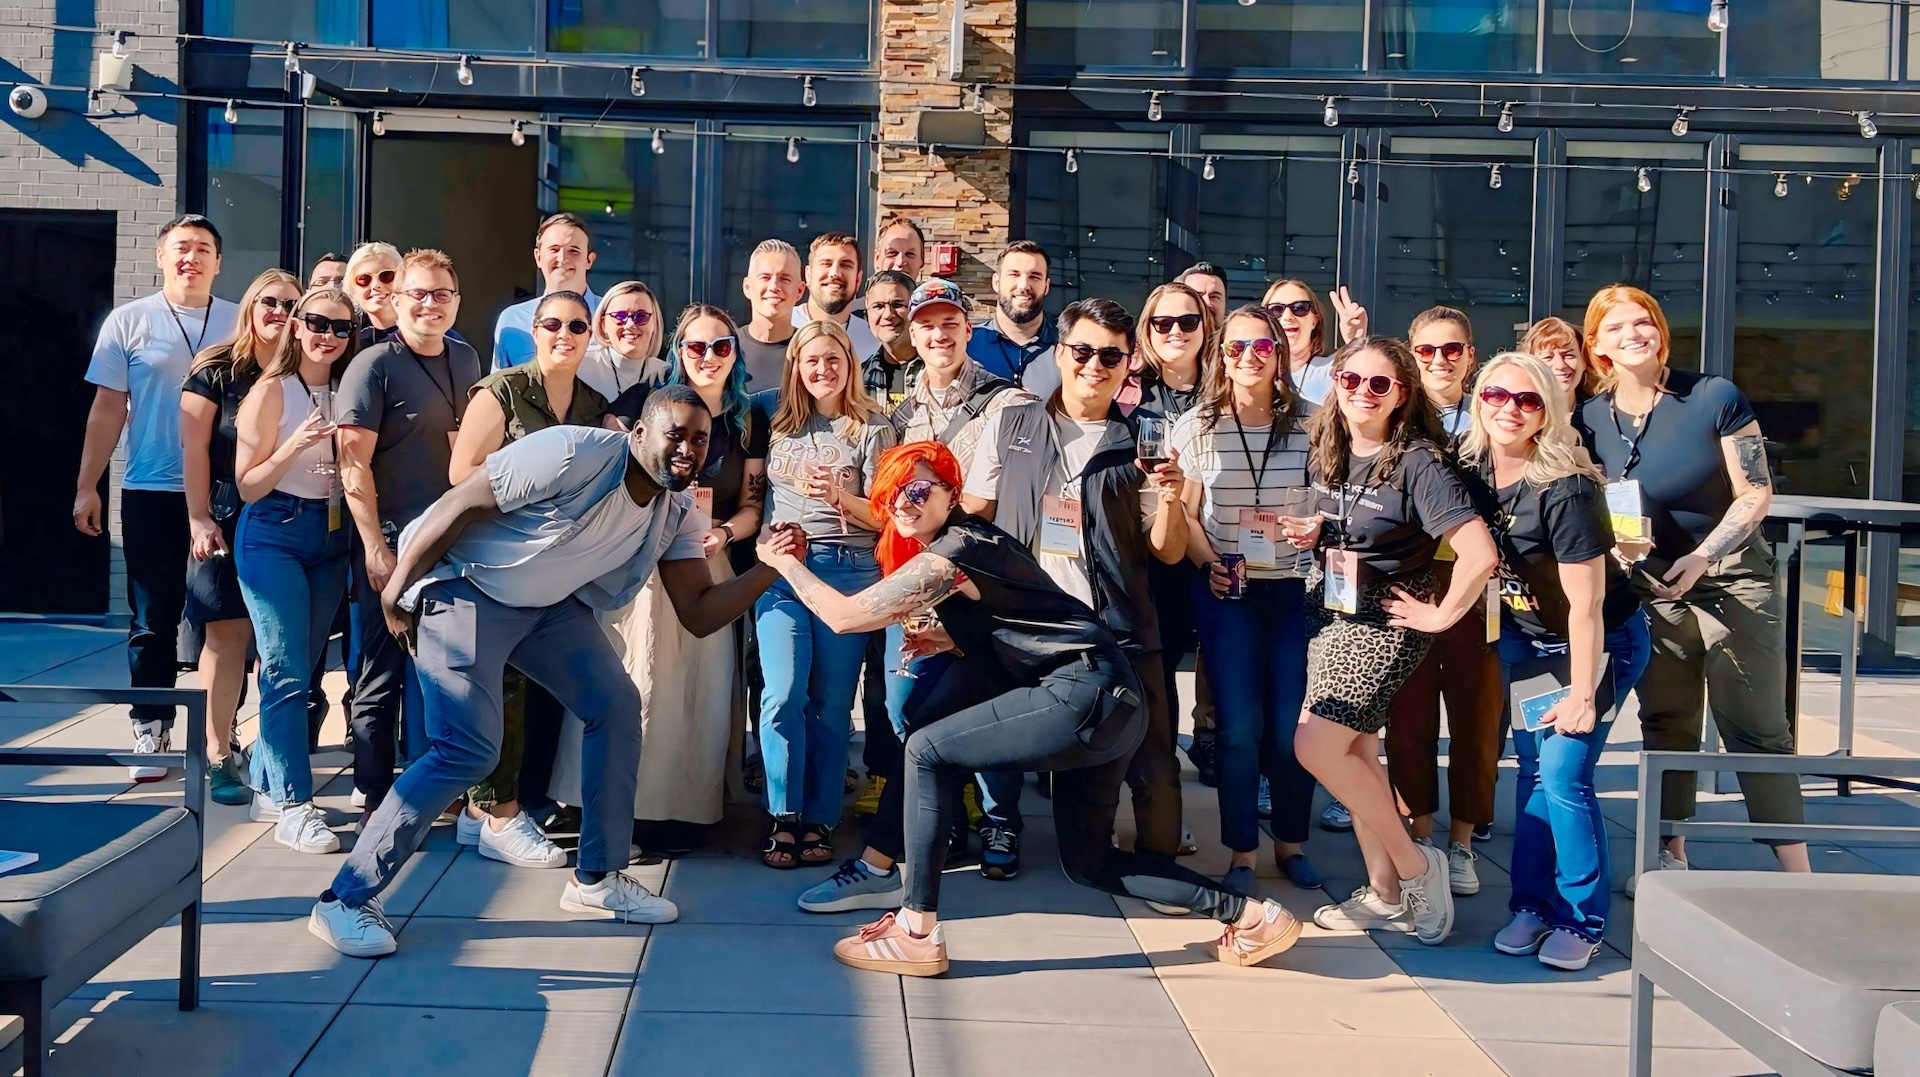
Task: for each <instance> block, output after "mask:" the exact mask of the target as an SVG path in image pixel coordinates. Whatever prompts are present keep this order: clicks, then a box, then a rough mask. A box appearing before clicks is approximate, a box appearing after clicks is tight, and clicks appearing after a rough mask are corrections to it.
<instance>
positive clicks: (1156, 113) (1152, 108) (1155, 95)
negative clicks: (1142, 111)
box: [1147, 90, 1166, 123]
mask: <svg viewBox="0 0 1920 1077" xmlns="http://www.w3.org/2000/svg"><path fill="white" fill-rule="evenodd" d="M1165 92H1166V91H1164V90H1155V91H1153V92H1152V93H1150V94H1148V95H1147V122H1148V123H1159V122H1160V118H1161V117H1162V116H1164V115H1166V113H1165V111H1163V110H1162V109H1161V108H1160V95H1161V94H1163V93H1165Z"/></svg>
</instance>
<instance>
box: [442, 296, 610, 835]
mask: <svg viewBox="0 0 1920 1077" xmlns="http://www.w3.org/2000/svg"><path fill="white" fill-rule="evenodd" d="M530 328H531V330H532V333H533V347H534V358H533V361H532V362H530V363H523V364H521V365H519V366H513V367H508V368H506V369H505V370H496V371H494V372H493V373H491V374H488V375H487V376H485V377H483V378H481V379H480V380H479V381H477V382H475V383H474V385H473V388H472V389H470V390H468V391H467V397H468V400H467V410H466V412H465V413H464V414H463V415H462V417H461V420H460V431H459V433H458V434H456V435H455V436H454V440H453V455H452V460H451V462H450V463H449V465H448V467H447V481H448V482H450V483H452V484H453V485H455V486H458V485H460V483H461V482H463V481H464V480H465V479H466V477H467V476H468V475H470V474H472V473H473V472H474V471H475V470H477V469H479V468H483V467H485V466H486V461H487V457H488V455H489V454H491V453H492V452H493V451H494V450H496V449H498V448H500V447H501V446H502V445H505V444H508V443H509V442H514V441H518V440H520V439H521V438H523V437H526V436H527V435H528V434H533V433H537V432H539V431H541V430H545V429H547V428H548V427H550V426H560V425H566V426H598V425H600V420H601V418H602V417H604V416H605V415H606V414H607V398H606V397H604V396H602V395H600V393H598V392H597V391H595V390H594V388H593V387H592V386H590V385H588V384H586V382H584V381H583V380H581V379H580V377H579V371H580V367H581V364H582V361H583V360H584V359H585V358H586V354H587V345H588V341H589V340H590V339H591V337H592V327H591V326H589V325H588V324H587V301H586V300H585V299H584V298H583V297H581V296H580V294H579V293H577V292H548V293H547V294H546V295H545V296H543V297H542V298H541V300H540V303H539V305H538V306H536V307H535V308H534V312H533V322H532V324H531V327H530ZM544 692H545V689H542V688H541V687H540V686H539V685H536V684H534V683H533V682H532V681H529V680H528V679H527V678H526V677H525V676H524V675H523V674H522V673H521V672H520V671H519V670H517V669H515V668H514V667H512V666H508V667H507V672H506V676H505V678H504V680H503V683H502V685H501V722H502V725H501V731H500V759H499V762H498V763H496V764H495V766H494V768H493V773H492V774H490V775H488V776H487V779H486V780H485V781H483V782H481V783H480V784H479V785H476V786H474V787H473V788H471V789H469V790H467V805H466V807H465V808H464V809H463V810H462V811H461V813H460V820H459V825H458V826H457V827H456V828H455V831H456V837H457V838H458V839H459V842H460V844H462V845H471V846H474V847H475V848H476V849H477V851H478V852H479V853H480V855H481V856H484V857H486V858H488V859H490V860H498V861H500V862H501V863H503V864H511V865H513V866H515V867H522V868H563V867H566V866H567V851H566V850H565V849H562V848H560V847H559V846H558V845H555V844H554V843H553V842H551V841H548V840H547V835H546V833H545V831H543V830H541V829H540V824H539V823H537V822H535V821H534V819H533V816H531V815H529V814H528V813H527V812H525V811H523V810H521V807H520V771H521V766H522V764H523V763H524V762H525V759H526V753H527V714H528V711H529V710H531V709H535V708H538V707H540V706H542V704H543V703H544V704H545V705H546V706H547V707H548V708H549V710H548V711H547V712H546V713H553V712H554V709H557V706H558V705H557V704H551V703H545V701H544V700H534V699H530V697H531V696H534V695H535V694H536V693H538V694H544Z"/></svg>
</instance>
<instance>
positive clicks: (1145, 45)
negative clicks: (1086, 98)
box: [1020, 0, 1266, 67]
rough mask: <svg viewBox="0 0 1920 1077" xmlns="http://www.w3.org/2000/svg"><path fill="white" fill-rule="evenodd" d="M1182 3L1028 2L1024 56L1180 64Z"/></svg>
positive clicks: (1039, 62) (1063, 61)
mask: <svg viewBox="0 0 1920 1077" xmlns="http://www.w3.org/2000/svg"><path fill="white" fill-rule="evenodd" d="M1181 7H1182V4H1181V0H1099V2H1098V3H1097V4H1096V3H1091V2H1089V0H1027V3H1026V5H1025V7H1024V14H1023V16H1022V30H1023V31H1024V32H1025V35H1026V36H1025V37H1024V38H1023V40H1022V42H1021V53H1020V59H1021V62H1022V63H1024V64H1026V65H1028V66H1032V67H1178V66H1179V65H1180V62H1181V59H1180V32H1181V30H1180V27H1181V19H1182V11H1181ZM1260 66H1266V65H1260Z"/></svg>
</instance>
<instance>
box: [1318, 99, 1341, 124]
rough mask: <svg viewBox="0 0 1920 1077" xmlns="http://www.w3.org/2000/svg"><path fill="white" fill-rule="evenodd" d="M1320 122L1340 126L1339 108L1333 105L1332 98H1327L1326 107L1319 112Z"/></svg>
mask: <svg viewBox="0 0 1920 1077" xmlns="http://www.w3.org/2000/svg"><path fill="white" fill-rule="evenodd" d="M1320 122H1321V123H1324V124H1326V125H1327V126H1328V127H1338V126H1340V110H1339V109H1337V108H1335V107H1333V98H1331V97H1329V98H1327V107H1326V108H1324V109H1322V110H1321V112H1320Z"/></svg>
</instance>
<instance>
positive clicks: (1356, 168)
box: [1347, 161, 1360, 187]
mask: <svg viewBox="0 0 1920 1077" xmlns="http://www.w3.org/2000/svg"><path fill="white" fill-rule="evenodd" d="M1347 186H1349V187H1358V186H1360V162H1359V161H1348V162H1347Z"/></svg>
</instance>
